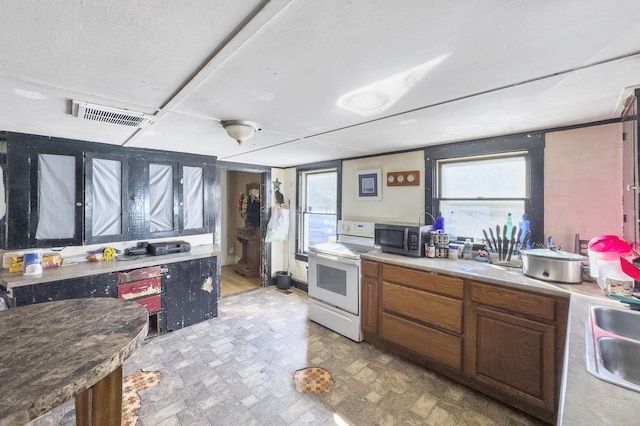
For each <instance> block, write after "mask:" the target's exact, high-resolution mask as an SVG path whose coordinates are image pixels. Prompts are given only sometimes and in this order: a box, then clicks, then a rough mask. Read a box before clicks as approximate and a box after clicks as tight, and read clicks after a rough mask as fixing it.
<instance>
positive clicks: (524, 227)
mask: <svg viewBox="0 0 640 426" xmlns="http://www.w3.org/2000/svg"><path fill="white" fill-rule="evenodd" d="M518 229H520V231H522V233H521V234H520V243H521V244H522V243H524V239H525V238H526V236H527V232H529V231H531V222H530V221H529V219H527V215H526V214H523V215H522V220H520V223H518ZM529 241H530V240H527V247H522V248H523V249H528V248H531V247H530V243H529Z"/></svg>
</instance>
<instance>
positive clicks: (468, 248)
mask: <svg viewBox="0 0 640 426" xmlns="http://www.w3.org/2000/svg"><path fill="white" fill-rule="evenodd" d="M472 256H473V243H472V242H471V239H470V238H467V239H466V240H464V248H463V249H462V258H463V259H471V257H472Z"/></svg>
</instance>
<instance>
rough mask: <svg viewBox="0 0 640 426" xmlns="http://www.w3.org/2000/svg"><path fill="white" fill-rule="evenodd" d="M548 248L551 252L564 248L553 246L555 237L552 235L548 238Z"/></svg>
mask: <svg viewBox="0 0 640 426" xmlns="http://www.w3.org/2000/svg"><path fill="white" fill-rule="evenodd" d="M547 248H548V249H549V250H553V251H558V250H560V249H561V248H562V247H561V246H558V247H556V246H555V245H554V244H553V237H552V236H551V235H549V237H547Z"/></svg>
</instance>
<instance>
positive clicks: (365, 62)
mask: <svg viewBox="0 0 640 426" xmlns="http://www.w3.org/2000/svg"><path fill="white" fill-rule="evenodd" d="M0 12H1V13H2V16H4V17H5V19H3V24H2V25H1V26H0V40H1V41H0V57H1V58H2V61H0V99H1V101H0V130H9V131H16V132H24V133H34V134H42V135H48V136H57V137H64V138H71V139H81V140H88V141H94V142H101V143H108V144H114V145H123V146H130V147H144V148H152V149H162V150H169V151H180V152H191V153H199V154H205V155H215V156H218V158H219V159H221V160H225V161H233V162H241V163H251V164H259V165H268V166H274V167H287V166H293V165H298V164H306V163H312V162H317V161H325V160H331V159H337V158H349V157H354V156H362V155H368V154H377V153H383V152H389V151H396V150H404V149H412V148H418V147H423V146H427V145H430V144H439V143H446V142H453V141H462V140H469V139H475V138H483V137H488V136H496V135H504V134H510V133H519V132H526V131H533V130H539V129H546V128H554V127H561V126H567V125H574V124H582V123H589V122H594V121H600V120H607V119H612V118H617V117H619V115H620V112H621V104H622V100H623V99H624V98H625V97H626V96H627V95H628V94H630V93H631V88H633V87H635V86H638V85H640V20H638V19H637V17H638V16H640V2H635V1H628V0H625V1H614V0H611V1H607V2H603V1H599V0H565V1H562V2H558V1H551V0H545V1H538V2H525V1H519V2H513V1H495V0H491V1H489V0H487V1H483V2H475V1H456V2H451V1H425V0H395V1H390V0H387V1H371V0H355V1H350V2H346V1H344V0H322V1H303V0H272V1H255V0H254V1H250V0H243V1H233V2H230V1H224V0H213V1H212V0H207V1H204V0H192V1H189V2H186V3H185V2H175V1H168V0H165V1H151V0H148V1H135V2H132V1H125V0H113V1H109V2H93V1H92V2H89V1H86V0H85V1H81V0H65V1H61V0H58V1H49V2H41V1H35V0H32V1H24V0H23V1H20V2H2V4H1V5H0ZM72 100H79V101H84V102H90V103H94V104H99V105H105V106H110V107H117V108H124V109H129V110H132V111H138V112H144V113H147V114H150V115H152V116H153V119H152V124H151V125H149V126H146V127H144V128H142V129H135V128H129V127H123V126H118V125H113V124H104V123H96V122H90V121H82V120H79V119H77V118H75V117H74V116H73V115H72V114H71V101H72ZM228 119H240V120H250V121H254V122H257V123H259V124H260V126H261V128H262V130H261V131H260V132H258V133H257V134H256V135H255V136H254V137H253V138H252V139H250V140H248V141H246V142H244V143H243V144H242V145H238V144H237V143H236V142H235V141H234V140H232V139H231V138H230V137H229V136H227V135H226V133H225V131H224V130H223V128H222V127H221V125H220V121H221V120H228Z"/></svg>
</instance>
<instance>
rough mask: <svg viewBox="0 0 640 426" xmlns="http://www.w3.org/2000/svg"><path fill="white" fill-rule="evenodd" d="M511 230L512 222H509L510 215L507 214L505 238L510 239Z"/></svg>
mask: <svg viewBox="0 0 640 426" xmlns="http://www.w3.org/2000/svg"><path fill="white" fill-rule="evenodd" d="M512 230H513V222H512V221H511V213H507V238H511V231H512Z"/></svg>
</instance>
